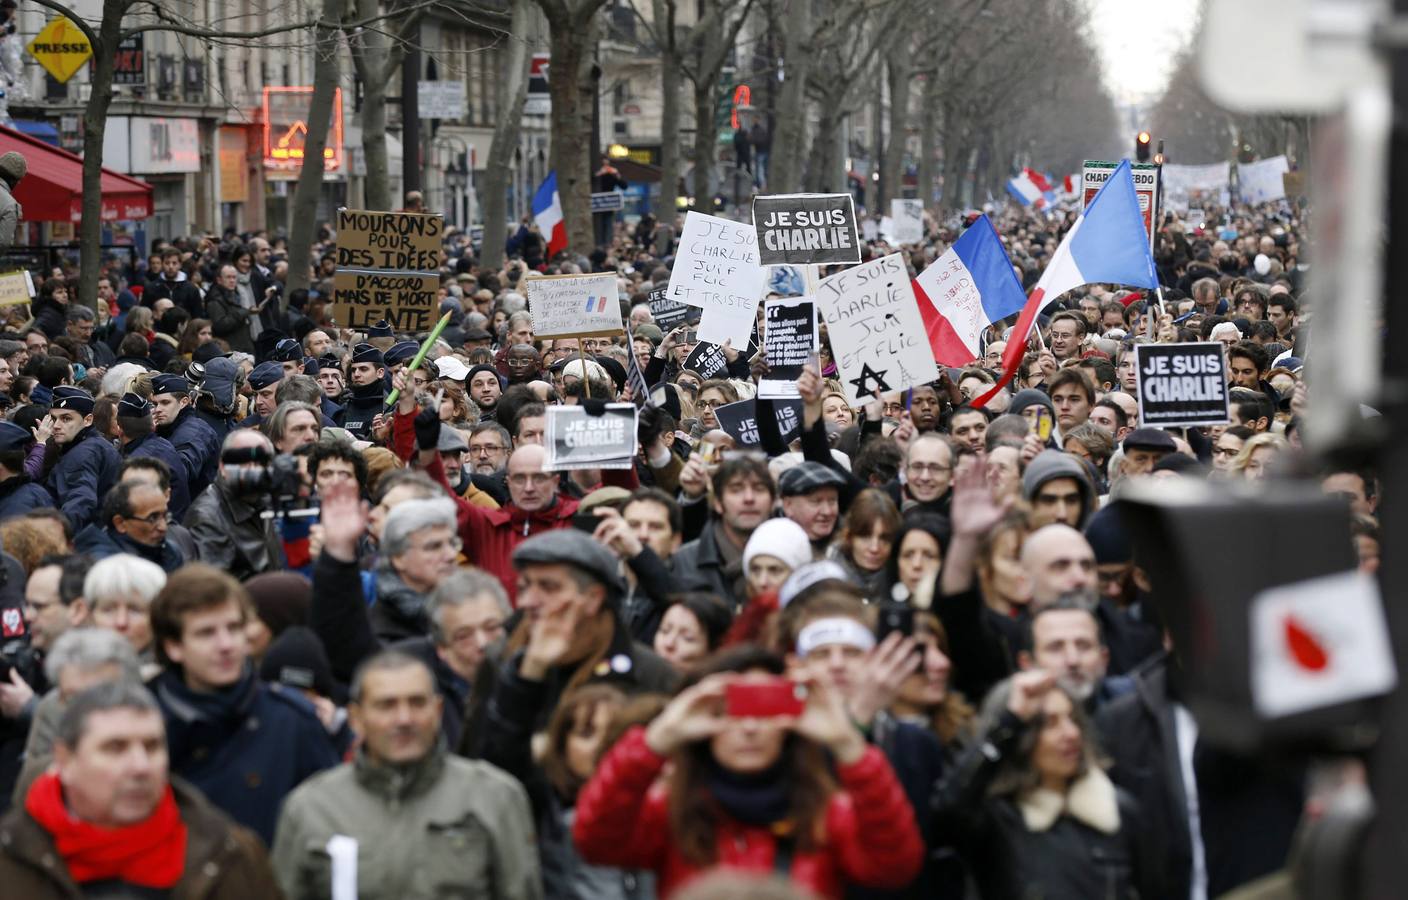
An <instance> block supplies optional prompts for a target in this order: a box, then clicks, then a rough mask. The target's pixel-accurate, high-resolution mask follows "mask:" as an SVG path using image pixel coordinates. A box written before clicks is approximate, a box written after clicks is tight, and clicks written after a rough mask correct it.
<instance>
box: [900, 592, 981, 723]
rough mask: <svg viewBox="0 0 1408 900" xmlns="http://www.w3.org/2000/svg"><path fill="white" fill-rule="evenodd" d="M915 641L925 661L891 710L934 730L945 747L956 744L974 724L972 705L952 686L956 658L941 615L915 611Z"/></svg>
mask: <svg viewBox="0 0 1408 900" xmlns="http://www.w3.org/2000/svg"><path fill="white" fill-rule="evenodd" d="M914 642H915V643H916V644H918V645H919V647H920V649H921V650H922V651H923V653H924V656H923V660H924V661H923V663H922V664H921V665H920V666H919V670H918V671H916V672H913V673H911V674H910V675H909V676H907V677H906V678H905V680H904V681H903V682H902V683H901V684H900V689H899V693H898V694H897V695H896V696H895V702H894V703H892V704H891V705H890V713H891V714H892V715H893V716H894V717H895V718H897V719H899V720H900V721H901V722H912V723H914V724H916V725H919V726H921V727H924V728H927V729H929V730H930V731H932V732H933V733H934V734H935V735H936V736H937V737H938V739H939V740H940V741H942V742H943V745H944V746H945V747H953V746H954V745H955V743H956V741H957V739H958V738H960V737H963V736H965V735H966V733H967V731H968V730H969V728H970V727H971V725H972V723H973V707H971V706H969V705H968V703H967V702H966V701H965V700H964V699H963V696H962V695H961V694H959V693H958V692H957V691H955V690H952V689H950V687H949V680H950V678H951V676H952V674H953V661H952V660H951V659H949V655H948V632H946V631H944V626H943V623H941V622H940V621H939V617H938V616H936V615H934V614H933V613H931V612H928V611H927V610H916V611H915V613H914Z"/></svg>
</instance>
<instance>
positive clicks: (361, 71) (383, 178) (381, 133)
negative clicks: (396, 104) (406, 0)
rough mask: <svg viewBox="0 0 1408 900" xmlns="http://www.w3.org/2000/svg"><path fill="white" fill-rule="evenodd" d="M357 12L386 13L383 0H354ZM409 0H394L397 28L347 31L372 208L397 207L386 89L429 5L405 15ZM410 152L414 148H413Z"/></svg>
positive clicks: (363, 15) (390, 12)
mask: <svg viewBox="0 0 1408 900" xmlns="http://www.w3.org/2000/svg"><path fill="white" fill-rule="evenodd" d="M354 2H355V4H356V10H357V17H358V18H359V19H361V20H363V21H373V20H375V19H377V18H378V16H380V15H382V14H383V10H382V7H381V0H354ZM404 6H405V4H403V3H392V4H390V6H389V7H388V8H387V9H386V10H385V12H384V14H385V15H386V16H387V17H392V18H395V19H397V20H398V24H397V26H396V30H395V32H394V33H393V32H389V31H387V30H386V29H385V28H383V27H381V26H380V25H362V26H360V27H356V28H351V29H349V30H348V32H347V45H348V47H349V48H350V49H351V51H352V66H353V68H354V69H355V70H356V72H357V77H358V78H359V79H360V80H361V82H362V154H363V156H364V157H365V158H366V163H367V175H366V182H365V186H364V190H365V194H366V206H367V208H368V209H390V208H391V161H390V157H389V154H388V153H387V149H386V88H387V85H388V84H390V82H391V79H392V78H394V77H396V76H397V75H398V74H400V71H401V61H402V60H403V59H404V58H405V56H406V45H407V41H408V40H409V38H410V36H411V35H413V34H415V32H416V29H417V28H418V27H419V26H420V22H421V20H422V19H423V18H424V17H425V9H424V7H421V8H418V9H416V10H414V11H412V12H409V13H404V14H402V13H401V12H400V10H401V8H402V7H404ZM405 152H407V153H409V152H412V151H411V149H410V148H407V149H406V151H405Z"/></svg>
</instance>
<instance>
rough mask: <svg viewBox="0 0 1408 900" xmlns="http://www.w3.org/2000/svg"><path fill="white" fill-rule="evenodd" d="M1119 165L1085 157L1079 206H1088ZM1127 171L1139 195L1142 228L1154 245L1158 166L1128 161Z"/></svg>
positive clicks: (1150, 243) (1150, 242) (1135, 191)
mask: <svg viewBox="0 0 1408 900" xmlns="http://www.w3.org/2000/svg"><path fill="white" fill-rule="evenodd" d="M1119 167H1120V164H1119V163H1117V162H1105V161H1103V160H1098V159H1087V160H1086V161H1085V163H1084V165H1083V166H1082V167H1081V193H1082V195H1083V196H1084V199H1083V200H1082V201H1081V206H1082V207H1085V206H1089V205H1090V201H1091V200H1094V199H1095V195H1096V194H1098V193H1100V188H1102V187H1104V186H1105V182H1106V181H1109V180H1110V176H1111V175H1113V174H1115V170H1116V169H1118V168H1119ZM1129 170H1130V171H1129V173H1130V175H1131V176H1133V178H1134V193H1135V194H1136V195H1137V196H1138V197H1139V214H1140V215H1142V216H1143V217H1144V228H1145V230H1146V231H1148V232H1149V246H1150V247H1152V246H1154V198H1155V195H1157V194H1158V191H1159V167H1158V166H1156V165H1154V164H1153V163H1130V164H1129Z"/></svg>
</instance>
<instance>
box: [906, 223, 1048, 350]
mask: <svg viewBox="0 0 1408 900" xmlns="http://www.w3.org/2000/svg"><path fill="white" fill-rule="evenodd" d="M914 296H915V299H916V300H917V301H918V302H919V315H920V317H922V318H923V320H924V331H925V332H926V333H927V334H928V336H929V346H930V347H931V348H932V349H933V351H934V360H935V361H936V362H938V363H939V364H941V365H945V366H961V365H963V364H964V363H967V362H970V361H972V360H974V359H977V358H978V356H979V355H980V354H981V351H982V348H981V346H980V343H981V341H980V339H981V336H982V333H983V330H984V329H986V328H987V327H988V326H989V325H991V324H993V323H994V322H1000V321H1002V320H1003V319H1005V318H1007V317H1008V316H1010V315H1012V314H1013V313H1016V312H1020V311H1021V309H1022V307H1023V306H1025V305H1026V302H1027V296H1026V294H1024V293H1023V292H1022V283H1021V282H1020V281H1018V280H1017V273H1016V271H1014V270H1013V268H1012V261H1011V260H1010V259H1008V257H1007V249H1006V248H1005V247H1003V246H1002V240H1001V239H1000V238H999V237H998V236H997V230H996V229H994V228H993V227H992V221H991V220H990V219H988V217H987V216H979V217H978V218H977V219H976V220H975V221H974V222H973V224H972V226H970V227H969V228H968V230H967V231H965V232H963V236H962V237H960V238H959V239H958V240H957V241H955V242H954V244H953V246H952V247H950V248H948V250H947V251H946V252H945V253H944V255H943V256H940V257H939V258H938V259H936V260H934V262H932V263H930V264H929V265H928V266H926V267H925V268H924V271H923V272H920V273H919V277H918V278H916V279H914Z"/></svg>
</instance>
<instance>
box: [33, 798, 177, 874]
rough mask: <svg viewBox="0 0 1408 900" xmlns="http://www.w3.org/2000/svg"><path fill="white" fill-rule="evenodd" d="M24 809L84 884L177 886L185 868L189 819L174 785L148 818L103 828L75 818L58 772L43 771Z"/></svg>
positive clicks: (70, 869) (69, 869)
mask: <svg viewBox="0 0 1408 900" xmlns="http://www.w3.org/2000/svg"><path fill="white" fill-rule="evenodd" d="M24 808H25V810H26V811H27V812H28V813H29V814H30V815H31V816H33V817H34V820H35V821H36V822H38V823H39V824H40V826H42V827H43V828H44V830H45V831H47V832H49V834H50V835H52V836H53V838H54V847H55V848H56V849H57V850H58V851H59V856H60V857H62V858H63V861H64V863H65V864H66V865H67V866H68V872H69V874H70V875H72V876H73V880H74V881H76V882H78V883H79V884H84V883H86V882H89V881H105V880H108V879H117V880H119V881H123V882H126V883H127V884H134V885H139V886H141V887H150V888H170V887H174V886H175V884H176V882H177V881H180V880H181V873H182V872H183V871H184V870H185V867H186V823H185V822H182V821H181V813H180V811H178V810H177V809H176V796H175V795H174V794H173V793H172V792H171V786H170V785H167V786H166V793H165V794H163V795H162V798H161V802H160V803H158V804H157V807H156V809H155V810H154V811H153V812H152V814H151V815H150V816H148V817H147V818H146V819H145V820H144V821H141V822H138V823H137V824H136V825H126V826H123V827H121V828H100V827H98V826H97V825H90V824H88V823H87V822H83V821H80V820H78V819H75V818H74V817H73V816H72V815H71V814H70V813H69V811H68V808H67V807H66V806H65V805H64V796H63V789H62V788H61V787H60V785H59V776H58V775H56V774H54V773H52V772H50V773H47V774H45V775H41V776H40V777H39V779H38V780H37V781H35V782H34V786H33V787H32V788H30V791H29V796H28V798H26V799H25V802H24Z"/></svg>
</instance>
